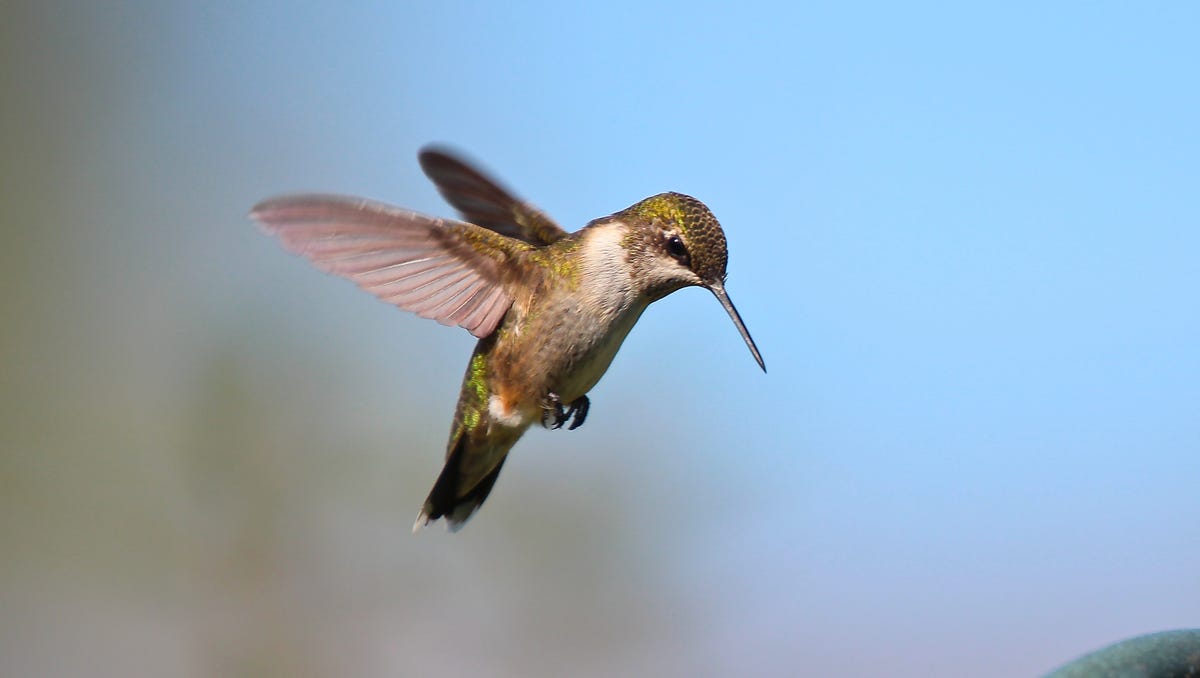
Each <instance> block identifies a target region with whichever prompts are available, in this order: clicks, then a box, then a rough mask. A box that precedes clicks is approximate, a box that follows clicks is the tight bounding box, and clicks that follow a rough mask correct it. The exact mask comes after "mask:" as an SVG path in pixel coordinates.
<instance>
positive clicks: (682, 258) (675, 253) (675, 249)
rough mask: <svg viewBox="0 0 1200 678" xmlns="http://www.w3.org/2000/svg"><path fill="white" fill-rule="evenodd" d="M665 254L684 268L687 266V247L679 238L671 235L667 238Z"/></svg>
mask: <svg viewBox="0 0 1200 678" xmlns="http://www.w3.org/2000/svg"><path fill="white" fill-rule="evenodd" d="M667 254H670V255H671V256H672V257H675V259H676V260H678V261H679V263H681V264H683V265H684V266H687V265H688V261H689V259H688V251H687V247H686V246H685V245H684V244H683V240H681V239H680V238H679V236H677V235H671V236H669V237H668V238H667Z"/></svg>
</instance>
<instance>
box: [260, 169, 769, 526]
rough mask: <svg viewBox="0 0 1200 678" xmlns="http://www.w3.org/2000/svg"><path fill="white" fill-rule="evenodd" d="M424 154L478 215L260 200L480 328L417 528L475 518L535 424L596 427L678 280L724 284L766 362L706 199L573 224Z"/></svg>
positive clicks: (274, 231) (421, 299)
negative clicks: (597, 414) (640, 327)
mask: <svg viewBox="0 0 1200 678" xmlns="http://www.w3.org/2000/svg"><path fill="white" fill-rule="evenodd" d="M419 160H420V163H421V167H422V169H424V170H425V174H426V175H428V176H429V178H430V179H432V180H433V182H434V184H436V185H437V187H438V190H439V191H440V192H441V194H442V196H443V197H445V198H446V200H447V201H448V202H449V203H450V204H451V205H453V206H454V207H455V208H456V209H457V210H458V211H459V212H460V213H461V214H462V216H463V218H464V220H465V221H453V220H450V219H438V218H434V217H428V216H424V215H421V214H417V213H415V212H410V211H407V210H403V209H400V208H397V207H392V206H390V205H385V204H382V203H378V202H372V201H370V200H364V199H362V198H352V197H345V196H336V195H317V194H305V195H292V196H283V197H278V198H272V199H269V200H266V201H263V202H261V203H259V204H258V205H256V206H255V207H254V209H253V210H252V211H251V212H250V216H251V217H252V218H253V219H255V220H256V221H258V222H259V224H260V225H261V226H262V228H263V230H265V231H266V232H267V233H270V234H271V235H274V236H276V237H278V238H279V239H280V240H281V241H282V242H283V246H284V247H285V248H286V249H287V250H289V251H291V252H293V253H295V254H299V255H302V256H304V257H307V258H308V259H309V260H311V261H312V262H313V264H315V265H316V266H317V268H319V269H321V270H323V271H326V272H328V273H334V274H337V275H340V276H343V277H345V278H348V279H350V280H352V281H354V282H355V283H357V284H358V286H359V287H362V288H363V289H365V290H367V291H368V292H371V293H372V294H374V295H375V296H377V297H379V298H380V299H382V300H383V301H386V302H388V303H391V304H394V305H396V306H398V307H400V308H401V309H404V310H406V311H412V312H414V313H416V314H417V315H419V316H421V317H424V318H431V319H433V320H436V321H438V322H440V323H442V324H443V325H458V326H460V327H462V328H464V329H466V330H467V331H468V332H470V333H471V334H473V335H475V336H476V337H477V338H478V339H479V343H478V344H476V346H475V352H474V353H473V354H471V361H470V363H468V365H467V374H466V376H465V377H464V378H463V385H462V393H461V395H460V396H459V398H458V407H457V408H456V409H455V413H454V422H453V424H452V426H451V429H450V442H449V444H448V445H447V447H446V464H445V467H444V468H443V469H442V472H441V475H439V476H438V479H437V482H435V483H434V485H433V490H432V491H431V492H430V493H429V498H428V499H426V500H425V504H424V506H423V507H422V508H421V511H420V513H419V514H418V515H417V520H416V523H415V524H414V525H413V532H416V531H417V530H419V529H420V528H421V527H423V526H425V525H428V524H429V523H430V522H432V521H434V520H437V519H438V518H443V517H444V518H445V519H446V520H447V522H448V523H449V527H450V529H451V530H457V529H458V528H460V527H461V526H462V525H463V523H464V522H466V520H467V519H468V518H469V517H470V516H471V514H473V513H474V512H475V510H476V509H478V508H479V506H480V505H481V504H483V502H484V500H485V499H487V496H488V493H490V492H491V491H492V487H493V486H494V485H495V484H496V478H497V476H499V474H500V468H501V467H502V466H503V465H504V459H505V457H506V456H507V455H508V451H509V450H510V449H512V446H513V445H514V444H515V443H516V442H517V439H519V438H520V437H521V435H522V434H524V433H525V430H526V429H528V428H529V427H530V426H531V425H533V424H534V423H536V422H541V424H542V425H543V426H545V427H546V428H551V429H557V428H561V427H562V426H563V425H564V424H568V422H569V425H568V426H567V428H568V430H573V429H576V428H578V427H579V426H580V425H582V424H583V422H584V419H585V418H586V417H587V414H588V405H589V401H588V397H587V392H588V391H589V390H591V388H592V387H593V386H595V385H596V382H598V381H599V380H600V377H601V376H602V375H603V374H604V372H605V370H607V369H608V366H609V363H611V362H612V359H613V356H614V355H616V353H617V349H618V348H620V346H621V342H622V341H624V339H625V336H626V335H627V334H628V333H629V330H630V329H631V328H632V327H633V325H634V323H636V322H637V320H638V318H639V317H640V316H641V315H642V311H644V310H646V307H647V306H648V305H650V303H652V302H654V301H657V300H659V299H662V298H663V297H665V296H667V295H668V294H670V293H672V292H674V291H676V290H678V289H681V288H684V287H688V286H699V287H704V288H706V289H708V290H709V291H710V292H712V293H713V294H714V295H716V297H717V300H718V301H720V302H721V305H722V306H723V307H724V308H725V311H726V312H728V313H729V317H730V318H732V319H733V322H734V324H735V325H736V326H737V329H738V331H739V332H740V333H741V335H742V339H744V340H745V342H746V345H747V346H748V347H749V348H750V352H751V353H753V354H754V359H755V360H756V361H757V362H758V365H759V367H761V368H762V369H763V371H764V372H765V371H766V366H765V365H764V364H763V359H762V356H761V355H760V354H759V352H758V348H757V347H756V346H755V345H754V340H753V339H751V338H750V333H749V332H748V331H747V330H746V326H745V325H744V324H743V323H742V319H741V317H740V316H739V315H738V312H737V310H736V309H735V308H734V307H733V303H732V302H731V301H730V300H729V296H728V295H727V294H726V293H725V263H726V258H727V253H726V249H725V234H724V232H723V231H722V230H721V226H720V224H718V223H717V220H716V218H715V217H713V215H712V212H710V211H709V210H708V208H707V207H705V206H704V204H703V203H701V202H700V201H699V200H696V199H695V198H692V197H690V196H686V195H683V194H681V193H661V194H659V195H656V196H653V197H650V198H646V199H645V200H643V201H641V202H639V203H637V204H635V205H633V206H631V207H628V208H626V209H624V210H621V211H620V212H617V213H616V214H613V215H611V216H607V217H602V218H600V219H596V220H594V221H592V222H591V223H589V224H588V225H587V226H585V227H584V228H582V229H580V230H578V231H576V232H574V233H567V232H566V231H564V230H563V229H562V228H561V227H559V225H558V224H556V223H555V222H554V221H553V220H552V219H550V217H548V216H546V214H544V213H543V212H542V211H541V210H539V209H538V208H536V207H534V206H533V205H531V204H530V203H527V202H524V201H522V200H519V199H517V198H516V197H514V196H513V195H512V193H510V192H509V191H508V190H506V189H505V188H503V187H501V186H500V184H498V183H497V182H496V181H494V180H492V179H491V178H489V177H487V176H486V175H484V174H483V173H482V172H480V171H479V170H476V169H474V168H472V167H471V166H470V165H468V164H467V163H466V162H464V161H463V160H461V159H459V158H457V157H455V156H454V155H452V154H451V153H449V152H447V151H445V150H439V149H436V148H425V149H424V150H422V151H421V153H420V155H419Z"/></svg>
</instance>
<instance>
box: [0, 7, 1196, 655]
mask: <svg viewBox="0 0 1200 678" xmlns="http://www.w3.org/2000/svg"><path fill="white" fill-rule="evenodd" d="M1198 29H1200V11H1198V10H1197V8H1196V5H1194V4H1192V3H1178V4H1175V5H1172V4H1170V3H1165V4H1157V3H1156V4H1153V5H1141V6H1133V7H1128V6H1121V5H1118V4H1116V3H1103V2H1090V3H1065V4H1062V5H1061V6H1053V7H1051V6H1046V5H1045V4H1044V3H1028V4H1013V3H1006V4H1004V6H1003V7H1001V8H996V9H990V10H989V9H984V10H980V9H964V8H958V7H954V6H946V5H945V4H929V5H922V4H916V5H914V4H912V3H904V4H903V5H902V6H900V8H894V7H890V6H887V5H873V4H870V3H866V4H856V3H817V4H809V5H807V6H804V7H793V6H791V5H788V4H785V3H781V4H775V3H766V4H759V3H753V2H751V3H739V4H738V8H737V11H736V12H730V11H723V10H720V9H718V8H717V7H716V6H715V5H714V6H709V5H708V4H707V3H678V4H654V3H650V4H647V3H642V2H637V3H627V4H623V3H615V4H614V3H606V4H605V9H603V10H600V9H593V10H581V9H569V8H566V7H557V6H543V5H542V3H528V4H522V3H283V2H248V3H151V2H145V3H136V2H129V3H112V4H103V3H84V2H80V3H75V4H72V3H60V2H53V1H50V2H45V1H43V2H21V1H18V2H16V3H15V4H14V3H12V2H9V3H7V4H6V5H5V8H4V9H3V17H2V21H0V86H2V88H3V89H2V91H3V104H2V105H0V111H2V113H0V123H2V124H0V134H2V137H0V140H2V148H3V152H2V153H0V196H3V198H2V205H3V235H2V238H3V239H2V241H0V245H2V246H0V263H2V264H3V265H2V266H0V284H2V285H3V293H2V294H0V311H2V313H3V330H2V331H0V342H2V343H0V347H2V351H3V352H2V354H0V357H2V358H3V365H4V367H3V370H2V371H0V374H2V375H3V379H2V380H0V383H2V384H3V391H2V393H0V444H2V456H0V544H3V557H2V558H0V609H3V611H4V612H3V615H0V673H3V674H4V675H12V676H23V675H28V676H34V675H113V676H117V675H156V676H176V675H178V676H210V675H238V676H243V675H244V676H257V675H280V676H283V675H287V676H348V675H362V676H384V675H412V676H421V675H434V674H435V673H436V675H447V676H455V675H497V676H556V675H572V676H607V675H676V676H685V675H781V676H782V675H843V676H865V675H878V674H879V673H880V671H881V670H883V671H885V672H886V673H887V674H888V675H894V676H935V675H936V676H957V675H972V676H1033V675H1038V674H1040V673H1043V672H1045V671H1048V670H1050V669H1052V668H1053V667H1055V666H1056V665H1058V664H1060V663H1062V662H1065V661H1067V660H1068V659H1070V658H1072V657H1074V656H1077V655H1079V654H1082V653H1083V652H1086V651H1089V650H1091V649H1094V648H1096V647H1099V646H1101V645H1104V644H1107V643H1109V642H1112V641H1115V640H1118V639H1120V638H1124V637H1128V636H1131V635H1135V634H1140V633H1146V632H1150V631H1157V630H1162V629H1168V628H1179V627H1188V626H1192V627H1194V626H1198V625H1200V521H1198V520H1197V517H1198V516H1200V492H1197V482H1198V478H1200V416H1198V414H1200V312H1198V311H1200V308H1198V306H1200V304H1198V302H1197V290H1200V272H1198V271H1200V267H1198V261H1197V259H1198V256H1200V203H1198V202H1197V187H1198V186H1200V131H1198V130H1200V127H1198V126H1197V124H1196V121H1197V119H1198V115H1200V88H1197V87H1196V66H1197V63H1198V62H1200V61H1198V60H1200V47H1198V46H1197V41H1196V34H1197V30H1198ZM433 141H439V142H446V143H450V144H453V145H455V146H457V147H459V148H461V149H463V150H464V151H466V152H467V153H468V154H470V155H471V156H472V157H474V158H476V159H478V160H479V161H481V162H482V163H483V164H484V166H486V167H489V168H490V169H491V170H492V171H493V172H494V173H495V175H496V176H498V177H500V178H501V179H502V180H503V181H504V182H506V183H507V184H509V185H510V186H511V187H513V188H514V189H515V190H516V191H517V192H518V193H519V194H521V195H523V196H525V197H527V198H529V199H531V200H532V201H534V202H535V203H537V204H538V205H540V206H541V207H543V208H544V209H546V210H547V211H548V212H549V213H550V214H552V215H554V216H555V217H556V218H557V219H558V220H559V221H560V222H561V223H563V224H564V225H565V226H567V227H568V228H572V229H573V228H577V227H579V226H582V225H583V224H584V223H586V222H587V221H588V220H590V219H592V218H595V217H599V216H603V215H606V214H609V213H612V212H614V211H616V210H619V209H622V208H624V207H626V206H628V205H629V204H631V203H633V202H635V201H637V200H640V199H641V198H644V197H646V196H648V195H651V194H654V193H658V192H661V191H665V190H677V191H682V192H686V193H689V194H692V195H695V196H697V197H699V198H700V199H702V200H703V201H705V202H706V203H707V204H708V205H709V206H710V207H711V208H712V209H713V211H714V212H715V213H716V215H717V216H718V218H720V219H721V221H722V223H723V224H724V226H725V229H726V232H727V234H728V238H729V243H730V252H731V256H730V265H729V267H730V275H729V282H728V289H729V291H730V294H731V295H732V297H733V299H734V301H735V302H736V303H737V304H738V306H739V309H740V310H741V312H742V315H743V316H744V317H745V319H746V322H747V324H748V326H749V328H750V330H751V332H752V333H753V334H754V337H755V339H756V340H757V341H758V345H759V346H760V348H761V349H762V352H763V354H764V356H765V358H766V361H767V367H768V370H769V373H768V374H767V375H765V376H764V375H763V374H761V373H760V372H759V370H758V368H757V367H756V366H755V365H754V362H753V360H752V358H751V356H750V355H749V353H748V352H747V351H746V349H745V347H744V346H743V345H742V342H741V340H740V339H739V338H738V336H737V333H736V331H735V330H734V328H733V326H732V325H731V324H730V322H729V319H728V318H727V317H726V316H725V314H724V313H723V312H722V310H721V309H720V307H719V306H718V304H717V303H716V301H715V300H713V299H712V297H711V295H709V294H708V293H707V292H704V291H703V290H695V289H693V290H685V291H683V292H680V293H678V294H676V295H674V296H672V297H670V298H668V299H666V300H664V301H662V302H660V303H658V304H657V305H655V306H654V307H653V308H651V309H650V311H649V312H648V313H647V314H646V315H645V316H644V317H643V319H642V320H641V322H640V323H639V325H638V327H637V329H636V330H635V331H634V332H633V333H632V334H631V335H630V337H629V339H628V341H627V342H626V343H625V347H624V348H623V349H622V351H621V353H620V354H619V356H618V357H617V359H616V361H615V363H614V364H613V366H612V369H611V370H610V371H609V373H608V375H607V376H606V377H605V379H604V380H603V381H602V382H601V383H600V385H599V386H598V387H597V388H596V389H595V390H594V391H593V392H592V393H591V398H592V411H591V416H590V417H589V419H588V423H587V425H586V426H585V427H583V428H582V429H580V430H578V431H574V432H566V431H554V432H548V431H543V430H532V431H531V432H530V433H529V434H528V435H527V436H526V438H525V439H524V440H522V441H521V443H520V444H519V445H518V447H517V448H516V450H515V453H514V455H513V456H512V457H511V458H510V461H509V463H508V465H507V466H506V468H505V471H504V474H503V477H502V479H501V480H500V482H499V484H498V485H497V488H496V491H495V492H494V493H493V494H492V497H491V499H490V500H489V501H488V503H487V505H486V506H485V507H484V509H483V510H482V511H481V512H480V513H479V514H478V515H477V516H476V517H475V519H474V520H473V521H472V522H471V523H470V524H469V525H468V526H467V527H466V529H464V530H463V531H462V532H460V533H458V534H454V535H449V534H447V533H446V532H445V531H444V530H443V529H441V527H440V526H439V527H437V528H436V529H431V530H426V531H425V532H423V533H421V534H419V535H417V536H412V535H410V534H409V526H410V525H411V524H412V520H413V518H414V516H415V515H416V511H417V509H418V508H419V506H420V504H421V502H422V501H423V499H424V498H425V494H426V492H427V491H428V489H429V487H430V486H431V484H432V482H433V480H434V478H435V477H436V475H437V473H438V471H439V470H440V467H441V460H442V455H443V451H444V445H445V438H446V434H447V433H448V430H449V426H450V417H451V414H452V412H453V408H454V403H455V399H456V397H457V392H458V388H459V381H460V379H461V376H462V372H463V369H464V366H465V364H466V360H467V357H468V355H469V353H470V350H471V347H472V345H473V340H472V338H471V337H470V336H469V335H468V334H467V333H466V332H464V331H462V330H458V329H452V328H446V327H441V326H439V325H437V324H435V323H432V322H429V321H425V320H421V319H419V318H416V317H414V316H410V315H407V314H404V313H401V312H398V311H396V310H395V309H392V308H389V307H387V306H385V305H383V304H380V303H379V302H378V301H376V300H375V299H374V298H372V297H370V296H369V295H367V294H364V293H362V292H361V291H359V290H357V289H355V288H354V286H353V285H351V284H349V283H346V282H344V281H340V280H337V279H334V278H330V277H327V276H324V275H321V274H319V273H318V272H316V271H315V270H314V269H312V268H311V267H310V266H309V265H308V264H307V263H305V262H303V261H301V260H299V259H297V258H294V257H291V256H288V255H286V254H285V253H284V252H283V251H282V250H281V248H280V247H278V246H277V244H276V243H275V242H272V241H271V240H270V239H269V238H267V237H265V236H263V235H262V234H260V233H259V232H257V231H256V230H255V228H254V227H253V226H252V224H251V223H250V222H249V221H248V220H247V219H246V216H245V215H246V212H247V211H248V209H249V208H250V206H251V205H252V204H254V203H255V202H257V201H258V200H260V199H262V198H264V197H266V196H269V195H272V194H276V193H280V192H288V191H296V190H322V191H336V192H345V193H353V194H360V195H365V196H370V197H373V198H377V199H381V200H386V201H388V202H392V203H396V204H400V205H404V206H407V207H411V208H413V209H417V210H420V211H424V212H429V213H433V214H438V215H447V216H448V215H450V214H451V211H450V209H449V208H448V207H447V206H446V205H444V204H443V203H442V202H441V201H440V199H439V197H438V195H437V193H436V191H435V190H434V188H433V187H432V186H431V185H430V184H429V183H428V182H427V181H426V180H425V179H424V177H423V176H422V175H421V173H420V170H419V168H418V167H417V164H416V160H415V154H416V152H417V150H418V149H419V148H420V147H421V146H422V145H424V144H426V143H428V142H433Z"/></svg>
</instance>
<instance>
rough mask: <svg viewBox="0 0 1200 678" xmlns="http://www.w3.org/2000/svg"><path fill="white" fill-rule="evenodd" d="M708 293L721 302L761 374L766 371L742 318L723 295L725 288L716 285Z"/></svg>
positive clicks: (724, 294) (726, 295) (710, 287)
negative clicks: (759, 368)
mask: <svg viewBox="0 0 1200 678" xmlns="http://www.w3.org/2000/svg"><path fill="white" fill-rule="evenodd" d="M708 289H709V291H710V292H712V293H713V295H714V296H715V297H716V298H717V301H719V302H721V305H722V306H724V307H725V311H726V312H727V313H728V314H729V317H730V319H731V320H733V324H734V325H737V328H738V332H741V333H742V339H745V340H746V346H748V347H750V352H751V353H753V354H754V359H755V360H756V361H758V366H759V367H761V368H762V371H763V372H766V371H767V366H766V365H765V364H764V363H763V359H762V354H760V353H759V352H758V347H757V346H755V345H754V340H753V339H751V338H750V332H749V330H747V329H746V324H745V323H743V322H742V316H740V315H738V312H737V309H736V308H734V307H733V302H732V301H730V300H729V295H728V294H726V293H725V286H724V285H722V284H720V283H717V284H715V285H711V286H709V288H708Z"/></svg>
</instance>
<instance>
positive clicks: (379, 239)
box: [250, 194, 529, 338]
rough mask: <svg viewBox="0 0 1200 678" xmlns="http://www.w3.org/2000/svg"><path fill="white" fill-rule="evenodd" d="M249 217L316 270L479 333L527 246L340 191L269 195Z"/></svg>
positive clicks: (505, 295)
mask: <svg viewBox="0 0 1200 678" xmlns="http://www.w3.org/2000/svg"><path fill="white" fill-rule="evenodd" d="M250 216H251V218H253V219H254V220H256V221H258V222H259V224H261V225H262V228H263V230H264V231H266V232H267V233H270V234H271V235H274V236H276V237H278V238H279V239H280V241H282V242H283V246H284V247H285V248H286V249H287V250H288V251H290V252H293V253H295V254H299V255H302V256H304V257H306V258H308V259H309V260H310V261H312V262H313V264H315V265H316V266H317V268H319V269H321V270H322V271H325V272H327V273H334V274H337V275H340V276H342V277H344V278H348V279H350V280H353V281H354V282H355V283H356V284H357V285H358V286H359V287H361V288H363V289H365V290H367V291H368V292H370V293H371V294H374V295H375V296H377V297H379V298H380V299H382V300H383V301H386V302H388V303H390V304H394V305H396V306H398V307H400V308H402V309H404V310H406V311H412V312H413V313H416V314H417V315H419V316H421V317H423V318H431V319H433V320H436V321H438V322H440V323H442V324H443V325H459V326H461V327H463V328H465V329H466V330H467V331H468V332H470V333H471V334H473V335H475V336H476V337H480V338H483V337H486V336H488V335H489V334H491V333H492V331H493V330H495V329H496V326H497V325H498V324H499V323H500V319H501V318H503V317H504V314H505V313H506V312H507V311H508V308H509V306H511V305H512V301H513V299H512V296H511V294H510V293H509V292H508V291H506V290H505V288H504V285H503V279H504V277H505V268H506V266H508V265H509V264H510V262H511V261H512V260H513V258H514V257H516V256H518V254H519V253H520V252H521V251H522V250H526V249H529V246H528V245H526V244H525V243H521V242H519V241H516V240H513V239H511V238H506V237H504V236H502V235H499V234H497V233H495V232H493V231H490V230H487V229H485V228H481V227H479V226H474V225H471V224H465V223H462V222H458V221H452V220H448V219H435V218H432V217H427V216H424V215H421V214H417V213H415V212H409V211H407V210H402V209H399V208H396V207H391V206H389V205H385V204H382V203H377V202H372V201H369V200H363V199H360V198H351V197H345V196H334V195H313V194H307V195H295V196H284V197H279V198H272V199H270V200H265V201H263V202H261V203H259V204H258V205H256V206H255V207H254V209H253V210H251V212H250Z"/></svg>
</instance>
